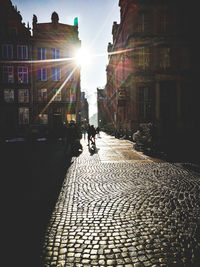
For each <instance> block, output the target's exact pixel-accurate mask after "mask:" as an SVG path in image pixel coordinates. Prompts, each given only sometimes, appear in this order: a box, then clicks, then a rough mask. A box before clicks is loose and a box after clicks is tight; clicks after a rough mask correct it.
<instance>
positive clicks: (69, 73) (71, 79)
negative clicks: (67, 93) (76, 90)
mask: <svg viewBox="0 0 200 267" xmlns="http://www.w3.org/2000/svg"><path fill="white" fill-rule="evenodd" d="M66 78H67V79H68V81H69V82H72V81H74V80H75V79H74V74H72V71H71V70H68V71H67V73H66Z"/></svg>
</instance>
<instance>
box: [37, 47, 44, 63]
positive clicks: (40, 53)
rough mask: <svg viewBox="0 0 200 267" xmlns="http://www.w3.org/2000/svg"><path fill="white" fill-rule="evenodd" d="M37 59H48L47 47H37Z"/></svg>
mask: <svg viewBox="0 0 200 267" xmlns="http://www.w3.org/2000/svg"><path fill="white" fill-rule="evenodd" d="M37 59H38V60H45V59H46V48H45V47H38V48H37Z"/></svg>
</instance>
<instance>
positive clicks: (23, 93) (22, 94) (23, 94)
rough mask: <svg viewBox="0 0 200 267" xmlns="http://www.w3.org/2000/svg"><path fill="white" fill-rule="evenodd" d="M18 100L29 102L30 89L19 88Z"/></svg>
mask: <svg viewBox="0 0 200 267" xmlns="http://www.w3.org/2000/svg"><path fill="white" fill-rule="evenodd" d="M18 101H19V103H28V102H29V91H28V89H19V91H18Z"/></svg>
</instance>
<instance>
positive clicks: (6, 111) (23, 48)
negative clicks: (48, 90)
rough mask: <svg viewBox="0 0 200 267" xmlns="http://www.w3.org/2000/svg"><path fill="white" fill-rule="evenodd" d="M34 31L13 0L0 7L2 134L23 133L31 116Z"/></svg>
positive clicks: (5, 135)
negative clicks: (32, 40)
mask: <svg viewBox="0 0 200 267" xmlns="http://www.w3.org/2000/svg"><path fill="white" fill-rule="evenodd" d="M30 58H31V34H30V29H29V27H26V26H25V24H24V23H22V17H21V15H20V12H19V11H18V10H17V9H16V8H15V7H14V6H13V5H12V3H11V1H3V2H2V3H1V10H0V69H1V75H0V128H1V136H4V137H12V136H16V135H19V134H22V135H23V134H24V133H25V132H26V128H27V126H28V125H29V123H30V120H31V116H32V105H31V103H32V102H31V100H32V90H31V66H30V64H29V63H27V62H24V61H28V60H30Z"/></svg>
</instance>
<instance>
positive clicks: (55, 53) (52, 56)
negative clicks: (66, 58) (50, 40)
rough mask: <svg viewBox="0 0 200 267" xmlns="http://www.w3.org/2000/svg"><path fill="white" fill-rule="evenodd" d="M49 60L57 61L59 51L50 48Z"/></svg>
mask: <svg viewBox="0 0 200 267" xmlns="http://www.w3.org/2000/svg"><path fill="white" fill-rule="evenodd" d="M51 58H52V59H59V58H60V49H58V48H51Z"/></svg>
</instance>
